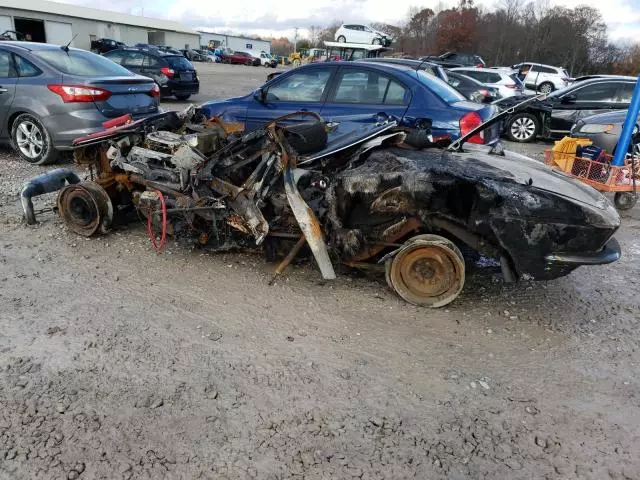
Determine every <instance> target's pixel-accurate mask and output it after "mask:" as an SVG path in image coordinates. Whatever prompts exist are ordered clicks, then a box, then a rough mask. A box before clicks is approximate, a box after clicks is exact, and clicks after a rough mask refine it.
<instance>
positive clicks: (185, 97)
mask: <svg viewBox="0 0 640 480" xmlns="http://www.w3.org/2000/svg"><path fill="white" fill-rule="evenodd" d="M190 96H191V95H177V94H176V98H177V99H178V100H181V101H183V102H184V101H185V100H188V99H189V97H190Z"/></svg>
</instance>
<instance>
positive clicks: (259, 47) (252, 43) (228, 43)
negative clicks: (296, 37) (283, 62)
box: [198, 30, 271, 53]
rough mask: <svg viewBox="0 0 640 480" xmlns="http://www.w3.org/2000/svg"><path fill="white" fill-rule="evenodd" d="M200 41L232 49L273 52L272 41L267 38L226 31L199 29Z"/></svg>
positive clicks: (203, 43)
mask: <svg viewBox="0 0 640 480" xmlns="http://www.w3.org/2000/svg"><path fill="white" fill-rule="evenodd" d="M198 32H199V33H200V43H201V44H202V45H205V46H206V45H209V42H213V44H214V45H215V46H216V47H218V46H220V47H227V48H230V49H232V50H238V51H243V50H254V51H256V52H267V53H271V42H269V41H267V40H256V39H255V38H248V37H238V36H235V35H225V34H224V33H211V32H205V31H204V30H199V31H198Z"/></svg>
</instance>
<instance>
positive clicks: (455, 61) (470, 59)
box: [420, 52, 486, 68]
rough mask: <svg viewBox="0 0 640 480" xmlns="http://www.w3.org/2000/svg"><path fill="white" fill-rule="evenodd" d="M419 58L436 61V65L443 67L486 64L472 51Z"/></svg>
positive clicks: (480, 65)
mask: <svg viewBox="0 0 640 480" xmlns="http://www.w3.org/2000/svg"><path fill="white" fill-rule="evenodd" d="M420 60H427V61H429V62H433V63H437V64H438V65H442V66H443V67H444V68H456V67H485V66H486V64H485V63H484V60H483V59H482V57H481V56H480V55H476V54H474V53H457V52H447V53H443V54H442V55H439V56H428V57H422V58H420Z"/></svg>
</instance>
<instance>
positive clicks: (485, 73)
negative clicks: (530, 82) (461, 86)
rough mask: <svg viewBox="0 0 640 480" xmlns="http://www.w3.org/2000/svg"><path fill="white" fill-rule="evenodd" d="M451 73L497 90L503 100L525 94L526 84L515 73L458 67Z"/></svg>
mask: <svg viewBox="0 0 640 480" xmlns="http://www.w3.org/2000/svg"><path fill="white" fill-rule="evenodd" d="M451 71H452V72H458V73H461V74H462V75H466V76H467V77H471V78H473V79H474V80H477V81H478V82H480V83H481V84H483V85H485V86H487V87H492V88H495V89H497V90H498V92H500V97H502V98H506V97H513V96H518V97H519V96H522V95H523V92H524V84H523V83H522V81H521V80H520V79H519V78H518V76H517V75H516V74H515V73H508V72H504V71H499V70H492V69H490V68H478V67H457V68H452V69H451Z"/></svg>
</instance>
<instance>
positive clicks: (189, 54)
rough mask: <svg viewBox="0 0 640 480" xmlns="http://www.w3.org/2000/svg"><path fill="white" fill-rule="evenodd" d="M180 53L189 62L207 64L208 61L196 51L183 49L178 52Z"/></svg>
mask: <svg viewBox="0 0 640 480" xmlns="http://www.w3.org/2000/svg"><path fill="white" fill-rule="evenodd" d="M180 53H181V54H182V55H183V56H184V57H185V58H186V59H187V60H189V61H190V62H209V61H211V59H209V58H208V57H207V56H206V55H203V54H201V53H200V52H197V51H196V50H192V49H190V48H184V49H182V50H180Z"/></svg>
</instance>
